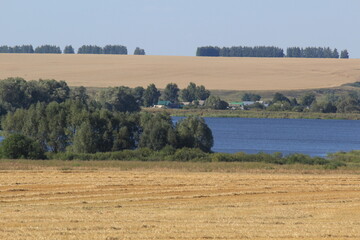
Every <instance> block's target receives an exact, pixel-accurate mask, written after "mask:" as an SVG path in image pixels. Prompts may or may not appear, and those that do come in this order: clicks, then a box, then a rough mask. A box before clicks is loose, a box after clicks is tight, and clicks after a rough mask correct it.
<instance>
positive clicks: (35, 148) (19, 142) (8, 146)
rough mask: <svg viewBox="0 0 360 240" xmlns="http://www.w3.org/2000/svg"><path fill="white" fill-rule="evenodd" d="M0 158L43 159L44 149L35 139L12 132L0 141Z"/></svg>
mask: <svg viewBox="0 0 360 240" xmlns="http://www.w3.org/2000/svg"><path fill="white" fill-rule="evenodd" d="M1 155H2V158H9V159H20V158H21V159H23V158H25V159H45V158H46V157H45V153H44V150H43V149H42V148H41V146H40V144H39V143H38V142H36V141H35V140H33V139H31V138H28V137H26V136H24V135H21V134H13V135H11V136H9V137H7V138H5V139H4V141H2V143H1Z"/></svg>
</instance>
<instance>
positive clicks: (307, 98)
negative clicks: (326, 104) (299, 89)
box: [300, 93, 316, 107]
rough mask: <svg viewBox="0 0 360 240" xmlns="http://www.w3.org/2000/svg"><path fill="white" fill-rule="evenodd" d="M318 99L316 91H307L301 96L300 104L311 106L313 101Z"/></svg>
mask: <svg viewBox="0 0 360 240" xmlns="http://www.w3.org/2000/svg"><path fill="white" fill-rule="evenodd" d="M315 101H316V96H315V94H314V93H305V94H304V95H302V96H301V97H300V104H301V105H303V106H305V107H310V106H311V104H312V103H313V102H315Z"/></svg>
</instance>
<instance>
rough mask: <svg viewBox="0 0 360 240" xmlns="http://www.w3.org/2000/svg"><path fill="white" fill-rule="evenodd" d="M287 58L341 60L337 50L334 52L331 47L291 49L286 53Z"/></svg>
mask: <svg viewBox="0 0 360 240" xmlns="http://www.w3.org/2000/svg"><path fill="white" fill-rule="evenodd" d="M286 57H296V58H339V53H338V51H337V49H336V48H335V49H334V50H332V49H331V48H329V47H326V48H322V47H307V48H299V47H291V48H288V49H287V51H286Z"/></svg>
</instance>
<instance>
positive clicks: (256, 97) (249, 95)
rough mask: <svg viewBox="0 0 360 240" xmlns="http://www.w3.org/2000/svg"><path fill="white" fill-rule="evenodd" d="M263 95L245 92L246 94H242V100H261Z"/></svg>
mask: <svg viewBox="0 0 360 240" xmlns="http://www.w3.org/2000/svg"><path fill="white" fill-rule="evenodd" d="M260 99H261V96H260V95H258V94H254V93H244V95H243V96H242V98H241V100H242V101H254V102H256V101H260Z"/></svg>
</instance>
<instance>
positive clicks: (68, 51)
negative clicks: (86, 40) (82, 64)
mask: <svg viewBox="0 0 360 240" xmlns="http://www.w3.org/2000/svg"><path fill="white" fill-rule="evenodd" d="M74 53H75V51H74V48H73V47H72V46H71V45H69V46H66V47H65V48H64V54H74Z"/></svg>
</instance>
